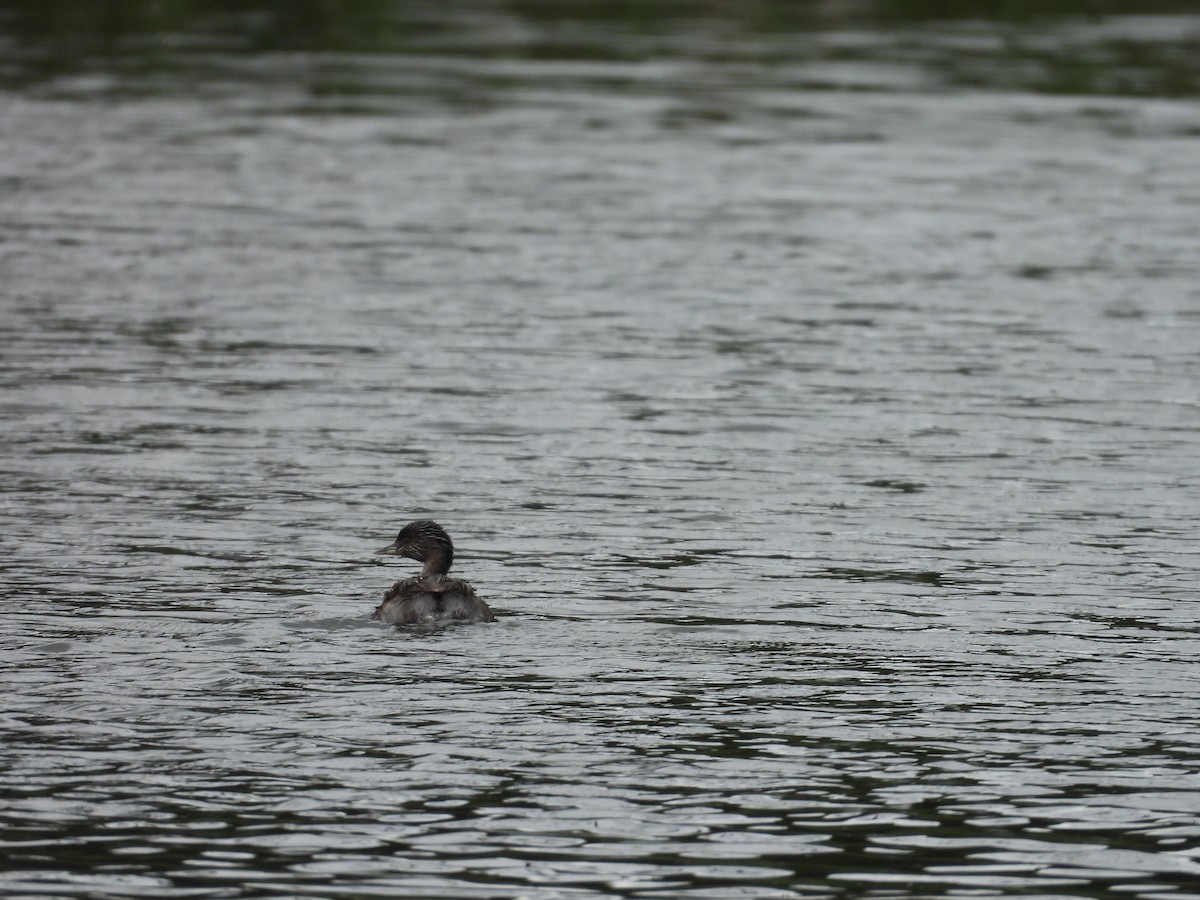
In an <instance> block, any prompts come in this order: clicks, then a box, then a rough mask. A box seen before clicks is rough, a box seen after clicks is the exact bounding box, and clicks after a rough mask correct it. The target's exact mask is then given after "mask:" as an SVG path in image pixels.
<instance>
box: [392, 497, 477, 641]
mask: <svg viewBox="0 0 1200 900" xmlns="http://www.w3.org/2000/svg"><path fill="white" fill-rule="evenodd" d="M379 552H380V553H387V554H391V555H396V556H406V557H408V558H409V559H415V560H419V561H420V562H423V563H424V564H425V565H424V567H423V568H422V570H421V574H420V575H417V576H415V577H413V578H405V579H404V580H403V581H397V582H396V583H395V584H394V585H392V586H391V588H390V589H389V590H388V591H387V593H385V594H384V595H383V602H382V603H380V604H379V606H378V607H377V608H376V610H375V612H374V613H372V614H371V618H372V619H375V620H376V621H379V622H383V623H384V624H387V625H415V624H417V623H421V622H441V621H460V622H494V621H496V617H495V616H494V615H493V614H492V611H491V610H490V609H488V605H487V604H486V603H484V602H483V601H482V600H480V599H479V597H477V596H476V595H475V589H474V588H472V587H471V585H470V584H468V583H467V582H465V581H463V580H462V579H461V578H451V577H449V576H448V575H447V574H446V573H447V572H449V571H450V564H451V563H452V562H453V561H454V545H453V544H452V543H451V541H450V536H449V535H448V534H446V532H445V530H444V529H443V528H442V527H441V526H440V525H438V524H437V523H436V522H430V521H429V520H428V519H421V520H418V521H416V522H410V523H409V524H407V525H405V526H404V528H402V529H401V530H400V534H399V535H397V536H396V540H395V541H393V542H392V543H391V544H389V545H388V546H387V547H384V548H383V549H382V550H380V551H379Z"/></svg>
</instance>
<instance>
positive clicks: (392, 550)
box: [375, 541, 400, 556]
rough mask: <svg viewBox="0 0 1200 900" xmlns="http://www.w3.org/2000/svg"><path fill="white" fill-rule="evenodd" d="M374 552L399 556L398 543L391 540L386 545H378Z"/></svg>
mask: <svg viewBox="0 0 1200 900" xmlns="http://www.w3.org/2000/svg"><path fill="white" fill-rule="evenodd" d="M375 552H376V553H380V554H386V555H387V556H399V555H400V545H399V544H398V543H396V542H395V541H392V542H391V543H390V544H388V545H387V546H386V547H380V548H379V549H378V550H376V551H375Z"/></svg>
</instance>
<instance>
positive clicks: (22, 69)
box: [0, 0, 1200, 97]
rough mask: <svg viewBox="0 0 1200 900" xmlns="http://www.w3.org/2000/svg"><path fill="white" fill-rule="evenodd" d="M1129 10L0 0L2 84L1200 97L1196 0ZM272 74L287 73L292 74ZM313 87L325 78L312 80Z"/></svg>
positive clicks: (920, 2) (1082, 0)
mask: <svg viewBox="0 0 1200 900" xmlns="http://www.w3.org/2000/svg"><path fill="white" fill-rule="evenodd" d="M1129 11H1130V10H1128V9H1127V8H1125V5H1124V4H1121V3H1117V2H1113V3H1097V2H1096V0H1055V2H1050V3H1048V2H1044V0H1021V2H1007V3H1003V4H996V3H993V2H981V0H939V2H932V3H931V2H930V0H857V2H856V0H850V2H846V0H811V2H800V0H752V2H717V3H714V2H712V0H671V2H667V0H654V2H650V0H641V2H633V3H618V4H614V3H611V2H607V0H604V2H592V0H573V2H572V0H549V2H547V0H493V2H487V0H478V2H465V3H456V4H453V5H452V6H451V7H450V8H444V7H442V6H440V5H431V4H426V3H409V2H402V0H340V2H337V3H331V2H328V0H294V2H289V3H283V2H278V0H250V2H238V3H230V2H227V0H187V2H176V3H141V2H110V3H95V2H93V0H61V2H57V3H45V2H42V0H0V47H3V48H4V50H5V56H6V57H7V62H6V63H5V64H4V65H3V66H0V79H2V81H0V83H5V82H7V83H10V84H25V83H28V82H29V81H31V80H32V81H35V82H36V81H40V80H44V79H46V78H53V77H61V76H63V75H65V74H72V73H79V72H81V71H84V72H86V71H95V70H97V69H99V70H101V71H105V72H114V73H117V74H120V75H124V76H132V79H133V80H132V81H129V82H125V83H124V84H123V85H122V87H123V89H126V90H128V89H134V90H138V91H147V90H175V89H177V88H178V86H179V84H178V82H179V80H183V81H185V82H186V81H187V80H189V79H195V78H197V77H199V78H203V79H204V80H211V79H218V80H219V79H221V78H222V77H224V76H225V75H227V73H228V67H229V64H230V60H229V59H227V58H226V59H214V58H213V57H212V56H211V55H210V54H211V52H212V51H215V50H220V51H223V52H225V53H229V52H238V53H253V54H259V53H273V52H280V51H285V52H295V51H305V52H325V53H328V52H331V51H332V52H339V53H363V52H367V53H404V54H412V55H418V56H427V57H436V56H442V55H451V56H456V57H461V56H469V57H472V58H476V59H482V58H489V59H541V60H559V61H566V60H574V61H577V62H584V61H593V62H598V61H609V62H620V61H624V62H634V61H650V60H661V59H663V58H680V57H681V58H685V59H693V60H695V59H712V60H722V61H730V60H740V61H743V62H746V63H753V64H766V65H772V66H778V65H781V64H789V63H791V64H795V63H797V62H801V63H813V62H818V61H821V62H825V63H830V64H847V63H849V64H856V65H860V66H862V65H876V66H877V65H880V64H888V65H895V66H905V67H907V66H914V65H916V66H918V67H919V68H920V69H921V70H923V71H924V72H925V73H926V75H927V76H928V77H930V78H932V79H934V80H935V81H936V82H937V83H940V84H946V85H950V86H956V87H970V88H978V87H991V88H1003V89H1016V90H1034V91H1050V92H1057V93H1071V94H1083V93H1091V94H1098V95H1111V94H1120V95H1131V96H1170V97H1179V96H1195V95H1196V94H1197V93H1198V92H1200V63H1197V60H1198V59H1200V29H1198V28H1197V27H1196V26H1195V25H1194V21H1195V20H1194V18H1192V19H1181V18H1179V16H1180V15H1185V14H1194V13H1195V6H1194V2H1192V0H1147V2H1143V3H1140V4H1138V9H1137V13H1138V18H1134V17H1131V16H1128V15H1126V16H1119V15H1114V14H1117V13H1123V12H1124V13H1127V12H1129ZM1105 16H1107V18H1105ZM1173 16H1174V17H1173ZM1181 26H1182V27H1181ZM6 35H7V37H6ZM214 67H215V68H214ZM252 70H253V77H256V78H262V77H264V76H269V75H271V74H272V71H271V69H269V68H264V67H262V66H261V65H254V66H253V67H252ZM276 74H284V76H285V77H288V78H294V77H297V73H296V72H295V71H294V70H290V69H284V70H283V72H277V73H276ZM152 76H156V77H152ZM164 76H165V77H168V78H169V79H170V82H169V83H168V84H167V85H164V84H163V83H162V82H161V81H160V80H159V79H161V78H162V77H164ZM372 82H373V79H368V80H367V81H366V83H362V82H359V81H355V83H354V84H353V86H351V85H348V84H346V83H345V82H341V83H340V89H341V90H347V89H348V90H350V91H351V92H352V93H358V92H361V91H362V90H364V89H365V90H367V91H368V92H370V91H371V90H372V89H373V87H375V85H373V84H372ZM309 87H310V89H312V90H314V91H321V90H322V82H321V80H320V79H318V80H316V81H314V82H313V83H312V84H310V85H309ZM328 87H329V86H328V85H327V84H326V85H324V89H326V90H327V89H328ZM485 87H486V86H485V85H483V84H475V85H473V86H472V91H473V92H480V91H483V90H484V89H485Z"/></svg>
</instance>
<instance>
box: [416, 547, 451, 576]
mask: <svg viewBox="0 0 1200 900" xmlns="http://www.w3.org/2000/svg"><path fill="white" fill-rule="evenodd" d="M452 560H453V557H452V556H451V555H450V554H449V553H445V552H443V551H441V550H434V551H433V552H432V553H430V554H429V555H428V556H426V557H425V566H424V567H423V568H422V569H421V574H422V575H445V574H446V573H447V572H449V571H450V563H451V561H452Z"/></svg>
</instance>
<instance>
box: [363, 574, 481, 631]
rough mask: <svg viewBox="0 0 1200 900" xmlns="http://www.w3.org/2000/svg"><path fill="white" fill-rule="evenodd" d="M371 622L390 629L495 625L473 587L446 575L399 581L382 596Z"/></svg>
mask: <svg viewBox="0 0 1200 900" xmlns="http://www.w3.org/2000/svg"><path fill="white" fill-rule="evenodd" d="M371 618H372V619H375V620H376V621H379V622H383V623H384V624H387V625H413V624H416V623H419V622H439V621H460V622H494V621H496V617H495V616H494V615H492V611H491V610H490V609H488V605H487V604H486V603H484V602H483V601H482V600H480V599H479V598H478V597H477V596H475V590H474V588H472V587H471V585H470V584H468V583H467V582H465V581H463V580H462V579H459V578H449V577H447V576H445V575H418V576H417V577H416V578H406V579H404V580H403V581H397V582H396V583H395V584H394V585H392V587H391V588H390V589H389V590H388V592H387V593H386V594H384V595H383V602H382V603H380V604H379V606H378V608H376V610H375V612H374V613H372V615H371Z"/></svg>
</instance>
